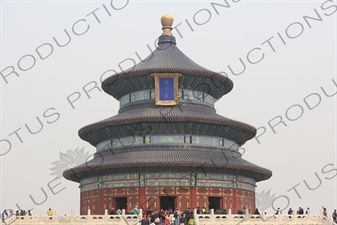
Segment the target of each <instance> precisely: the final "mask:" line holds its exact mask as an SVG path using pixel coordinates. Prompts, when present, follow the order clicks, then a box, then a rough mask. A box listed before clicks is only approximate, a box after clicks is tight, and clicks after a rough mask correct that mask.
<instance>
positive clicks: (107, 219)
mask: <svg viewBox="0 0 337 225" xmlns="http://www.w3.org/2000/svg"><path fill="white" fill-rule="evenodd" d="M109 217H110V216H109V215H108V209H104V216H103V221H104V223H108V221H109Z"/></svg>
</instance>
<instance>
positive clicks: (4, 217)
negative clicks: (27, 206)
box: [2, 209, 8, 223]
mask: <svg viewBox="0 0 337 225" xmlns="http://www.w3.org/2000/svg"><path fill="white" fill-rule="evenodd" d="M7 217H8V213H7V210H6V209H5V210H4V211H3V213H2V222H3V223H4V222H5V219H7Z"/></svg>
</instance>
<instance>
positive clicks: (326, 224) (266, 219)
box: [194, 209, 336, 225]
mask: <svg viewBox="0 0 337 225" xmlns="http://www.w3.org/2000/svg"><path fill="white" fill-rule="evenodd" d="M194 221H195V225H223V224H230V225H239V224H241V225H247V224H253V225H259V224H265V225H266V224H270V225H275V224H282V225H285V224H290V225H292V224H293V225H295V224H301V225H302V224H310V225H315V224H317V225H318V224H319V225H336V224H335V223H334V222H333V220H332V217H329V218H327V217H325V216H323V213H322V212H321V214H320V215H317V214H311V213H310V212H309V213H308V214H305V215H297V214H296V213H295V212H294V213H293V214H292V215H288V214H286V215H285V214H271V215H270V214H269V215H268V214H265V213H264V212H262V213H261V214H260V215H251V214H248V213H246V214H232V213H231V210H230V209H229V210H228V214H214V210H213V209H211V212H210V214H197V211H196V209H195V210H194Z"/></svg>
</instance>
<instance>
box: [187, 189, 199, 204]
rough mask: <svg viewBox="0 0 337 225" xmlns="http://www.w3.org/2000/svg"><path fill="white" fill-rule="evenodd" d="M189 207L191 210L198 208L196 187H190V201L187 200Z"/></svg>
mask: <svg viewBox="0 0 337 225" xmlns="http://www.w3.org/2000/svg"><path fill="white" fill-rule="evenodd" d="M189 206H190V209H191V210H192V209H193V208H196V207H197V206H198V203H197V189H196V187H195V186H194V187H190V199H189Z"/></svg>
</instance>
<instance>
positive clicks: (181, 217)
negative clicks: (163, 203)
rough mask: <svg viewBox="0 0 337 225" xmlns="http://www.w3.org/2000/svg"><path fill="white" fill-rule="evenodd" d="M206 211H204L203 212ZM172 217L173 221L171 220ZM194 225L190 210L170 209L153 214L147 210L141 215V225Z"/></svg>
mask: <svg viewBox="0 0 337 225" xmlns="http://www.w3.org/2000/svg"><path fill="white" fill-rule="evenodd" d="M204 211H206V210H204ZM171 216H173V220H171ZM171 224H174V225H194V218H193V211H191V210H190V208H187V209H185V210H184V211H180V210H179V209H178V208H176V209H175V210H174V211H173V209H172V208H171V207H169V208H168V209H166V210H164V209H161V210H160V211H159V212H153V211H152V210H151V209H149V208H148V209H147V210H146V211H145V213H144V215H143V219H142V221H141V225H171Z"/></svg>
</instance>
